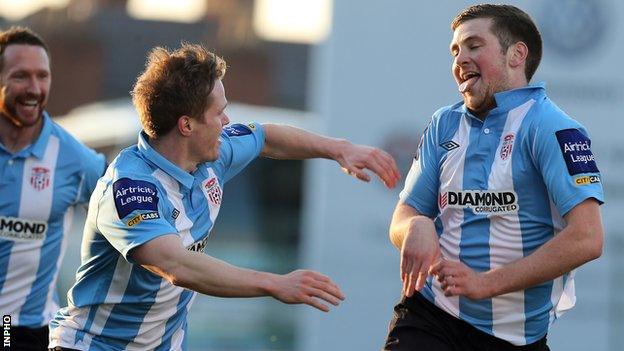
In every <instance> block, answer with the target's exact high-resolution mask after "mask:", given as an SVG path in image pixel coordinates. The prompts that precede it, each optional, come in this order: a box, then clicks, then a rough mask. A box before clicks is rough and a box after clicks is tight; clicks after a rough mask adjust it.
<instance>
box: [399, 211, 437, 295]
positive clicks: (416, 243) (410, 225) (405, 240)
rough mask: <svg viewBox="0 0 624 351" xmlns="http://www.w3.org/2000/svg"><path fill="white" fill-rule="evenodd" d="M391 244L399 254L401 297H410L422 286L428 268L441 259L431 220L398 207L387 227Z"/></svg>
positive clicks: (427, 273) (416, 212)
mask: <svg viewBox="0 0 624 351" xmlns="http://www.w3.org/2000/svg"><path fill="white" fill-rule="evenodd" d="M390 241H391V242H392V244H393V245H394V246H395V247H396V248H397V249H399V250H400V251H401V280H402V281H403V294H405V296H408V297H409V296H412V295H413V294H414V291H416V290H417V291H420V289H422V287H423V286H424V285H425V281H426V280H427V276H428V275H429V269H430V267H431V265H433V264H434V263H435V262H437V261H438V260H439V259H440V244H439V242H438V235H437V233H436V230H435V226H434V224H433V221H432V220H431V218H428V217H426V216H423V215H422V214H420V213H418V211H417V210H416V209H414V208H413V207H411V206H409V205H406V204H402V203H399V204H398V205H397V207H396V209H395V210H394V214H393V215H392V223H390Z"/></svg>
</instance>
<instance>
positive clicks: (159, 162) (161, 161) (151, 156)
mask: <svg viewBox="0 0 624 351" xmlns="http://www.w3.org/2000/svg"><path fill="white" fill-rule="evenodd" d="M148 139H149V136H147V134H145V132H141V133H139V141H138V142H137V146H138V148H139V152H140V153H141V154H143V156H144V157H145V158H146V159H148V160H149V161H150V162H152V163H153V164H154V165H156V167H158V168H160V169H162V170H163V171H164V172H165V173H167V174H169V175H170V176H172V177H173V178H174V179H175V180H177V181H178V183H180V184H182V185H183V186H184V187H185V188H187V189H191V188H192V187H193V181H194V180H195V178H194V177H193V176H192V175H191V174H189V173H188V172H185V171H184V170H183V169H182V168H180V167H178V166H176V165H175V164H173V162H171V161H169V160H167V159H166V158H164V157H163V156H162V155H161V154H159V153H158V152H157V151H156V150H154V148H152V146H151V145H150V144H149V143H148V142H147V140H148Z"/></svg>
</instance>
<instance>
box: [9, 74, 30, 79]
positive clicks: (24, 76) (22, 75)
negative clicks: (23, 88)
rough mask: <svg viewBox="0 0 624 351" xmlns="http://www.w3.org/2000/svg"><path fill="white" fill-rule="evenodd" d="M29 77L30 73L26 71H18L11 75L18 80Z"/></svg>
mask: <svg viewBox="0 0 624 351" xmlns="http://www.w3.org/2000/svg"><path fill="white" fill-rule="evenodd" d="M27 77H28V75H27V74H26V73H24V72H17V73H15V74H13V75H12V76H11V78H13V79H18V80H22V79H26V78H27Z"/></svg>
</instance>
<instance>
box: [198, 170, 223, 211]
mask: <svg viewBox="0 0 624 351" xmlns="http://www.w3.org/2000/svg"><path fill="white" fill-rule="evenodd" d="M202 190H203V191H204V193H205V194H206V197H207V198H208V200H209V201H210V203H211V204H213V205H215V206H219V205H221V199H222V196H223V192H222V191H221V186H219V180H218V179H217V177H212V178H209V179H207V180H205V181H204V183H203V184H202Z"/></svg>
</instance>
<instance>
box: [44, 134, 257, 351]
mask: <svg viewBox="0 0 624 351" xmlns="http://www.w3.org/2000/svg"><path fill="white" fill-rule="evenodd" d="M147 138H148V137H147V136H146V135H145V134H143V133H141V135H140V136H139V140H138V144H137V145H135V146H133V147H130V148H127V149H125V150H123V151H121V153H120V154H119V155H118V156H117V158H116V159H115V160H114V161H113V163H111V165H110V166H109V168H108V170H107V171H106V174H105V175H104V177H102V178H101V179H100V180H99V181H98V184H97V187H96V189H95V190H94V192H93V196H92V197H91V202H90V203H89V212H88V215H87V221H86V224H85V230H84V237H83V241H82V259H81V261H82V265H81V267H80V268H79V269H78V272H77V274H76V283H75V284H74V286H73V287H72V288H71V289H70V291H69V292H68V294H67V295H68V305H69V306H68V307H66V308H63V309H61V310H60V311H59V312H58V313H57V315H56V317H55V319H54V320H53V321H52V322H51V323H50V347H56V346H61V347H67V348H72V349H79V350H183V349H185V340H186V335H185V334H186V330H187V322H186V319H187V318H186V316H187V313H188V311H189V309H190V307H191V303H192V301H193V299H194V298H195V295H196V292H194V291H191V290H186V289H184V288H181V287H177V286H174V285H172V284H170V283H169V282H168V281H166V280H164V279H162V278H161V277H160V276H158V275H156V274H153V273H151V272H149V271H148V270H146V269H144V268H143V267H141V266H140V265H137V264H135V263H134V262H133V261H132V259H131V257H129V255H128V253H129V252H130V250H131V249H132V248H135V247H137V246H139V245H141V244H143V243H145V242H147V241H149V240H152V239H154V238H156V237H158V236H161V235H166V234H174V233H177V234H178V235H179V236H180V238H181V239H182V241H183V244H184V245H185V246H186V247H187V249H189V250H194V251H201V252H203V251H204V247H205V245H206V241H207V239H208V236H209V233H210V230H211V229H212V227H213V225H214V222H215V219H216V218H217V215H218V213H219V208H220V207H221V201H222V196H223V185H224V184H225V183H226V182H227V181H229V180H230V179H231V178H232V177H233V176H234V175H236V174H237V173H238V172H240V171H241V170H242V169H244V168H245V166H247V164H249V162H251V161H252V160H254V159H255V158H256V157H258V155H259V154H260V151H261V150H262V148H263V146H264V129H263V127H262V126H261V125H260V124H257V123H252V124H249V125H242V124H235V125H233V126H231V127H226V128H224V130H223V132H222V133H221V146H220V153H219V158H218V159H217V160H216V161H214V162H207V163H203V164H201V165H199V166H198V168H197V170H196V171H195V172H193V173H192V174H191V173H188V172H186V171H184V170H182V169H181V168H179V167H177V166H176V165H174V164H173V163H171V162H170V161H168V160H167V159H165V158H164V157H163V156H162V155H160V154H159V153H157V152H156V151H155V150H154V149H153V148H152V147H151V146H150V145H149V143H148V142H147V140H148V139H147Z"/></svg>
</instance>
